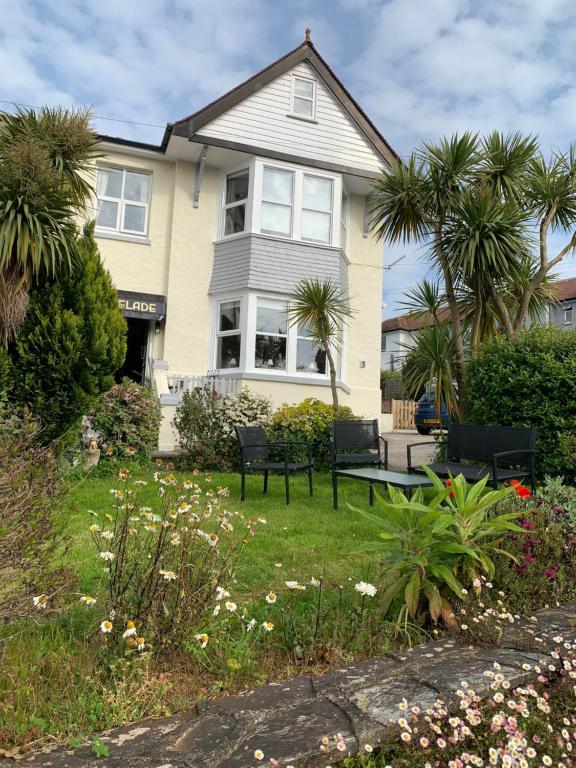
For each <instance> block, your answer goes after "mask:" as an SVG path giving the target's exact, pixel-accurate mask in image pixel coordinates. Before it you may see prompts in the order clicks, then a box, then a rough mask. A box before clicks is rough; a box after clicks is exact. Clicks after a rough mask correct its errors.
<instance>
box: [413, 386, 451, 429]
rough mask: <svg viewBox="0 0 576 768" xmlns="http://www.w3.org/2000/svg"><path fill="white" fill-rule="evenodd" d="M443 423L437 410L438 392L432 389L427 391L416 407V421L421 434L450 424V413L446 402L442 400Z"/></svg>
mask: <svg viewBox="0 0 576 768" xmlns="http://www.w3.org/2000/svg"><path fill="white" fill-rule="evenodd" d="M440 410H441V412H442V425H440V417H439V416H438V411H437V410H436V392H435V391H434V390H433V389H432V390H430V391H429V392H425V393H424V394H423V395H422V397H421V398H420V400H418V402H417V403H416V407H415V408H414V423H415V424H416V429H417V431H418V434H419V435H429V434H430V432H431V431H432V430H433V429H440V426H442V427H447V426H448V424H450V414H449V412H448V408H447V406H446V403H445V402H444V401H442V404H441V408H440Z"/></svg>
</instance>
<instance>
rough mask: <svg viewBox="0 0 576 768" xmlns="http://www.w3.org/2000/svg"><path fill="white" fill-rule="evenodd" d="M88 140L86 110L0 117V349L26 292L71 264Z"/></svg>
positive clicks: (83, 199)
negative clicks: (44, 278) (40, 280)
mask: <svg viewBox="0 0 576 768" xmlns="http://www.w3.org/2000/svg"><path fill="white" fill-rule="evenodd" d="M96 142H97V137H96V135H95V134H94V133H93V132H92V131H91V129H90V113H89V112H88V111H86V110H65V109H50V108H47V107H44V108H42V109H40V110H39V111H35V110H33V109H30V110H24V109H19V110H18V111H17V112H16V113H15V114H8V113H6V112H0V344H2V345H3V346H4V347H7V346H8V343H9V342H10V340H11V339H12V338H13V337H14V335H15V333H16V330H17V328H18V326H19V325H20V323H21V322H22V320H23V318H24V315H25V314H26V309H27V304H28V299H27V297H28V289H29V287H30V285H31V283H32V282H33V281H34V280H36V279H38V278H39V277H41V276H42V275H43V274H44V275H54V274H56V273H57V272H58V270H60V269H63V268H64V269H69V268H71V267H72V266H73V262H74V256H75V254H74V244H75V242H76V239H77V233H78V230H77V226H76V217H77V216H78V214H81V213H82V212H83V211H84V209H85V207H86V205H87V203H88V201H89V200H90V196H91V194H92V189H91V184H90V170H89V169H90V161H91V160H92V159H93V158H94V157H95V155H94V148H95V145H96Z"/></svg>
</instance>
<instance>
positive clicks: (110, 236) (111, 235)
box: [94, 229, 152, 245]
mask: <svg viewBox="0 0 576 768" xmlns="http://www.w3.org/2000/svg"><path fill="white" fill-rule="evenodd" d="M94 237H101V238H102V239H103V240H123V241H124V242H125V243H139V244H140V245H152V241H151V240H150V239H149V238H148V237H140V236H139V235H127V234H125V233H124V232H108V231H107V230H104V229H95V230H94Z"/></svg>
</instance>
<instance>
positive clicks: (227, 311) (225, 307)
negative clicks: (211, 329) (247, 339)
mask: <svg viewBox="0 0 576 768" xmlns="http://www.w3.org/2000/svg"><path fill="white" fill-rule="evenodd" d="M238 328H240V302H239V301H225V302H223V303H222V304H220V326H219V330H220V331H235V330H237V329H238Z"/></svg>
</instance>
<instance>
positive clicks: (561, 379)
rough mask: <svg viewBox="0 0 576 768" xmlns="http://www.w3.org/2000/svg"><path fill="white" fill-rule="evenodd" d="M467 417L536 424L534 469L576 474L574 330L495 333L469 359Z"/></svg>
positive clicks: (569, 476)
mask: <svg viewBox="0 0 576 768" xmlns="http://www.w3.org/2000/svg"><path fill="white" fill-rule="evenodd" d="M466 378H467V406H466V408H467V410H466V418H467V421H469V422H471V423H474V424H503V425H511V426H517V427H520V426H530V427H537V428H538V436H537V440H536V471H537V474H538V476H539V477H540V478H543V477H544V475H546V474H553V475H563V476H564V478H565V479H567V480H574V479H575V478H576V464H575V462H574V459H575V457H576V450H575V449H576V333H575V332H572V331H569V332H565V331H561V330H560V329H558V328H550V327H546V328H542V327H535V328H531V329H529V330H527V331H523V332H522V333H519V334H518V335H517V336H516V337H515V338H514V339H513V340H512V341H507V340H506V339H505V338H503V337H497V338H494V339H492V340H491V341H488V342H487V343H485V344H484V345H483V346H482V347H481V349H480V351H479V352H478V354H477V355H476V356H475V357H473V358H472V360H471V361H470V362H469V364H468V367H467V372H466Z"/></svg>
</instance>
